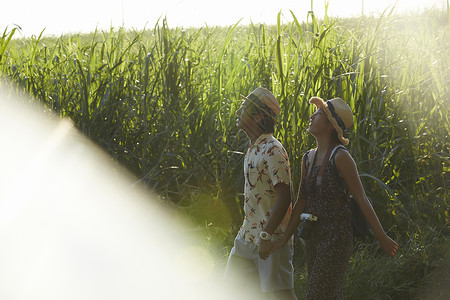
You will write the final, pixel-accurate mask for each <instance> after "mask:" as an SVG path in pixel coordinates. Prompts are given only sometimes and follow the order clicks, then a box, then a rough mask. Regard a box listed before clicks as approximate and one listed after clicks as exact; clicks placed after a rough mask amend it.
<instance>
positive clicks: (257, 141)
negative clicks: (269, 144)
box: [250, 133, 272, 148]
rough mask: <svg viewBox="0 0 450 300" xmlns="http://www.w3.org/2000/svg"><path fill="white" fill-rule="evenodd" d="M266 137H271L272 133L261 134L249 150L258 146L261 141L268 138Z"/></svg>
mask: <svg viewBox="0 0 450 300" xmlns="http://www.w3.org/2000/svg"><path fill="white" fill-rule="evenodd" d="M268 137H272V133H263V134H261V135H260V136H259V137H258V138H257V139H256V141H255V142H254V143H253V144H251V145H250V148H253V147H255V146H258V145H260V144H261V143H262V141H263V140H264V139H265V138H268Z"/></svg>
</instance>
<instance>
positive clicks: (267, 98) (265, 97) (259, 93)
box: [241, 87, 280, 116]
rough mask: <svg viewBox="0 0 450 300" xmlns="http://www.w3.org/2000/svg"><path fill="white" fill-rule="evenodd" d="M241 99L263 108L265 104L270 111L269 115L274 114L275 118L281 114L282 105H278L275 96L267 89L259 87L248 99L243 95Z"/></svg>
mask: <svg viewBox="0 0 450 300" xmlns="http://www.w3.org/2000/svg"><path fill="white" fill-rule="evenodd" d="M241 97H242V98H244V99H246V100H248V101H250V102H253V103H255V104H256V105H259V106H261V104H264V105H265V106H267V108H269V110H270V111H268V113H270V114H271V115H272V113H273V116H276V115H278V114H279V113H280V104H279V103H278V100H277V98H275V96H274V95H273V94H272V93H271V92H270V91H269V90H268V89H266V88H263V87H257V88H256V89H255V90H254V91H253V92H251V93H250V94H249V95H248V96H247V97H245V96H243V95H241ZM264 105H263V106H264ZM262 108H264V107H262Z"/></svg>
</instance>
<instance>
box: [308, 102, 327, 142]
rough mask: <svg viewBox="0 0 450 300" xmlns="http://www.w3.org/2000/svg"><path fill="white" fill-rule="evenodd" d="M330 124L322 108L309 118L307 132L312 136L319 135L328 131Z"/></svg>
mask: <svg viewBox="0 0 450 300" xmlns="http://www.w3.org/2000/svg"><path fill="white" fill-rule="evenodd" d="M330 128H331V123H330V121H329V120H328V118H327V115H326V114H325V112H324V111H323V109H322V108H320V109H318V110H316V111H315V112H314V113H313V114H312V115H311V117H309V127H308V132H309V133H311V134H312V135H314V136H315V135H317V134H321V133H324V132H327V131H329V130H330Z"/></svg>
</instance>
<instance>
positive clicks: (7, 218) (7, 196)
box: [0, 84, 248, 300]
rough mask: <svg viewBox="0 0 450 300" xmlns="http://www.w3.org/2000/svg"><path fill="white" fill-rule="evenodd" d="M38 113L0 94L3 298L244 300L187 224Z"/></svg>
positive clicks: (70, 130) (73, 133)
mask: <svg viewBox="0 0 450 300" xmlns="http://www.w3.org/2000/svg"><path fill="white" fill-rule="evenodd" d="M0 88H1V84H0ZM37 110H40V111H41V112H37ZM37 110H34V109H31V107H30V105H24V104H23V102H22V101H21V100H19V99H17V96H14V97H12V96H11V95H10V94H9V92H6V91H5V90H0V141H1V152H0V154H1V155H0V166H1V169H0V170H1V173H0V241H1V245H0V266H1V267H0V299H7V300H14V299H27V300H28V299H46V300H49V299H61V300H67V299H77V300H80V299H83V300H85V299H95V300H99V299H108V300H109V299H239V298H238V297H236V296H235V295H232V294H231V292H230V291H231V290H234V289H232V288H229V287H228V288H227V289H225V286H224V284H223V282H222V278H221V276H220V275H221V274H215V273H214V272H213V271H212V270H213V267H212V259H211V256H210V255H209V254H208V253H207V252H206V251H205V250H203V249H201V248H200V247H197V246H196V245H197V243H196V242H195V239H194V238H193V237H191V236H186V235H187V233H188V232H189V231H188V230H186V228H185V227H184V226H185V225H182V224H175V222H174V221H173V220H172V218H171V216H170V215H169V214H168V213H167V211H165V210H163V209H162V208H161V206H160V205H159V204H158V203H157V202H156V201H154V200H153V199H150V198H151V197H150V196H149V194H148V193H146V192H143V191H140V190H139V189H138V188H132V180H131V178H129V177H128V176H125V175H124V173H125V172H123V171H121V170H120V168H117V166H116V165H114V164H113V163H112V161H111V159H110V158H109V157H108V156H107V155H105V154H104V153H103V152H102V151H101V150H99V149H98V147H96V146H94V145H93V144H92V143H90V142H89V141H88V140H87V139H86V138H84V137H83V136H81V135H80V134H79V133H78V132H77V130H76V129H75V128H74V127H73V126H72V124H71V123H70V121H67V120H65V121H59V120H52V119H51V118H49V114H48V113H46V114H44V113H42V111H43V109H42V108H40V109H37ZM247 299H248V298H247Z"/></svg>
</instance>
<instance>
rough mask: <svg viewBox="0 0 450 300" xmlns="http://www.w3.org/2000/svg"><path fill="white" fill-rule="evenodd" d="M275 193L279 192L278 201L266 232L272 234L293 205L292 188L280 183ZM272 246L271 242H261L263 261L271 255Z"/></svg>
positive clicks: (265, 229)
mask: <svg viewBox="0 0 450 300" xmlns="http://www.w3.org/2000/svg"><path fill="white" fill-rule="evenodd" d="M275 191H276V192H277V201H276V203H275V205H274V207H273V208H272V211H271V214H270V217H269V220H268V222H267V225H266V227H265V228H264V231H265V232H267V233H269V234H272V233H274V231H275V230H276V229H277V227H278V225H280V223H281V221H283V218H284V216H285V215H286V212H287V210H288V208H289V206H290V205H291V202H292V201H291V187H290V186H289V185H288V184H285V183H278V184H277V185H275ZM270 249H271V244H270V241H269V240H267V241H266V240H260V241H259V256H260V257H261V258H262V259H266V258H267V257H268V256H269V255H270Z"/></svg>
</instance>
